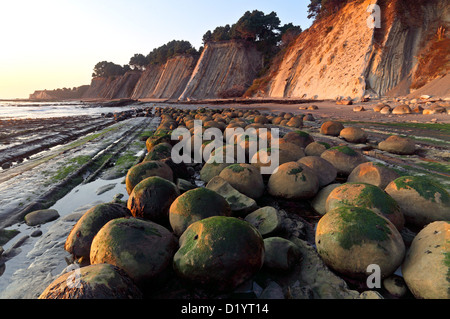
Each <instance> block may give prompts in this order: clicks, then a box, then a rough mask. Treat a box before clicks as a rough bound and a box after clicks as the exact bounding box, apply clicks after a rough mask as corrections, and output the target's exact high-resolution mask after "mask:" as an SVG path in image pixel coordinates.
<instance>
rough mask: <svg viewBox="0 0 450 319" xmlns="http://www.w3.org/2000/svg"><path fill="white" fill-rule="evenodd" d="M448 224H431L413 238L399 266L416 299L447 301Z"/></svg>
mask: <svg viewBox="0 0 450 319" xmlns="http://www.w3.org/2000/svg"><path fill="white" fill-rule="evenodd" d="M449 233H450V222H448V221H438V222H433V223H431V224H429V225H427V226H426V227H425V228H423V229H422V230H421V231H420V232H419V233H418V234H417V236H416V237H415V238H414V240H413V242H412V244H411V247H410V249H409V250H408V253H407V254H406V258H405V261H404V263H403V265H402V273H403V278H404V279H405V282H406V284H407V286H408V288H409V289H410V290H411V292H412V293H413V294H414V296H415V297H416V298H420V299H450V251H449V244H450V237H449Z"/></svg>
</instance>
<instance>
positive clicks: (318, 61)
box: [259, 0, 450, 99]
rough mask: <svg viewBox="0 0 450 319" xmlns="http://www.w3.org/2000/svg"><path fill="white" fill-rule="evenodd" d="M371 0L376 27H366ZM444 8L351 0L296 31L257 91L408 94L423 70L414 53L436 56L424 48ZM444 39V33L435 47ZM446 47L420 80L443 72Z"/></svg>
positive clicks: (398, 0) (444, 4)
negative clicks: (377, 9)
mask: <svg viewBox="0 0 450 319" xmlns="http://www.w3.org/2000/svg"><path fill="white" fill-rule="evenodd" d="M372 3H376V4H378V5H379V6H380V8H381V11H380V18H381V28H374V29H372V28H369V27H368V24H367V21H368V18H369V16H370V15H371V13H372V12H371V11H370V12H368V11H367V9H368V7H369V5H370V4H372ZM449 10H450V4H449V2H448V1H438V0H429V1H407V0H393V1H388V0H378V1H373V0H366V1H351V2H349V3H348V4H347V5H346V6H345V7H343V8H342V9H341V10H340V11H339V12H338V13H337V14H335V15H332V16H330V17H327V18H323V19H321V20H319V21H317V22H315V23H314V24H313V25H312V26H311V27H310V28H309V29H308V30H306V31H304V32H303V33H302V34H300V36H299V37H298V38H297V39H296V41H294V43H293V44H292V45H290V47H289V48H288V49H287V50H286V51H285V52H283V53H282V57H281V58H279V59H278V60H279V61H278V62H275V63H274V65H273V66H272V69H271V73H269V74H268V75H267V76H266V79H265V80H264V81H260V82H261V83H263V84H264V85H262V86H261V87H260V88H259V95H260V96H263V97H272V98H274V97H276V98H289V97H295V98H319V99H335V98H336V97H339V96H341V97H347V96H350V97H351V98H361V97H362V96H364V95H366V94H371V95H372V96H380V95H385V94H387V93H389V92H394V93H397V94H401V95H405V94H408V93H409V92H410V89H411V83H412V82H413V81H414V78H415V76H417V75H418V74H420V73H421V72H422V73H424V69H427V67H426V64H423V65H422V68H421V67H420V66H421V65H420V63H418V62H419V61H418V57H420V56H421V54H422V55H425V54H428V56H425V58H426V59H430V58H432V57H433V56H435V55H436V53H435V52H434V51H431V52H429V51H430V50H429V48H430V47H432V45H430V43H434V42H435V41H436V39H435V37H434V36H435V34H436V32H437V30H438V28H439V27H440V26H444V28H446V29H447V30H448V22H449V21H448V19H449V12H450V11H449ZM447 40H448V32H446V33H445V34H444V40H443V41H444V42H443V43H442V44H440V46H442V45H443V44H445V43H447V42H445V41H447ZM444 47H445V45H444ZM448 47H449V46H447V51H446V50H445V49H443V51H444V53H442V54H441V55H442V56H443V57H442V58H441V60H442V61H439V60H436V61H435V63H434V64H433V65H434V67H435V68H437V70H436V71H435V72H428V74H426V75H425V79H424V78H423V76H422V82H423V83H422V84H421V85H424V84H426V83H427V82H429V81H431V80H433V79H434V78H436V77H438V76H443V75H445V74H446V73H447V72H448V61H449V58H450V57H449V55H448ZM427 48H428V51H427V50H426V49H427ZM446 68H447V69H446ZM425 73H426V72H425Z"/></svg>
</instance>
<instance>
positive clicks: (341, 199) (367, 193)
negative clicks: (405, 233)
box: [325, 183, 405, 231]
mask: <svg viewBox="0 0 450 319" xmlns="http://www.w3.org/2000/svg"><path fill="white" fill-rule="evenodd" d="M342 206H355V207H364V208H367V209H370V210H372V211H373V212H374V213H377V214H378V215H380V216H383V217H385V218H387V219H388V220H389V221H390V222H391V223H393V224H394V225H395V227H397V229H398V230H399V231H400V230H402V228H403V226H404V224H405V218H404V216H403V214H402V212H401V210H400V206H399V205H398V204H397V202H396V201H395V200H394V199H393V198H392V197H391V196H389V195H388V194H387V193H386V192H385V191H384V190H382V189H381V188H379V187H377V186H374V185H371V184H364V183H345V184H342V185H341V186H339V187H336V188H335V189H334V190H333V191H332V192H331V193H330V194H329V195H328V198H327V202H326V204H325V209H326V211H327V212H329V211H330V210H333V209H335V208H338V207H342Z"/></svg>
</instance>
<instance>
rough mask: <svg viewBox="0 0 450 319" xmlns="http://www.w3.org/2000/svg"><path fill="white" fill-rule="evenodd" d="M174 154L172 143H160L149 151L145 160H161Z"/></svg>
mask: <svg viewBox="0 0 450 319" xmlns="http://www.w3.org/2000/svg"><path fill="white" fill-rule="evenodd" d="M171 156H172V145H170V144H169V143H159V144H157V145H155V146H153V148H152V149H151V150H150V151H149V152H148V154H147V155H146V156H145V158H144V162H148V161H159V160H162V159H165V158H168V157H171Z"/></svg>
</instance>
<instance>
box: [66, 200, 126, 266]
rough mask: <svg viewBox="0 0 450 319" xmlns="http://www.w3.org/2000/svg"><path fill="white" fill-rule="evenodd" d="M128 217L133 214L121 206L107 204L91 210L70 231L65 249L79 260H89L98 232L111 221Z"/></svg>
mask: <svg viewBox="0 0 450 319" xmlns="http://www.w3.org/2000/svg"><path fill="white" fill-rule="evenodd" d="M127 216H131V212H130V211H129V209H128V208H126V207H125V206H122V205H120V204H115V203H106V204H99V205H96V206H94V207H92V208H90V209H89V210H88V211H86V213H84V214H83V216H82V217H81V218H80V219H79V220H78V222H77V223H76V224H75V226H74V227H73V228H72V230H71V231H70V234H69V236H67V239H66V242H65V244H64V249H65V250H66V251H68V252H69V253H71V254H72V255H74V256H75V257H77V258H80V257H84V258H87V259H89V254H90V250H91V244H92V240H93V239H94V237H95V235H96V234H97V233H98V231H99V230H100V229H101V228H102V227H103V226H104V225H105V224H106V223H108V222H109V221H111V220H113V219H116V218H122V217H127Z"/></svg>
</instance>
